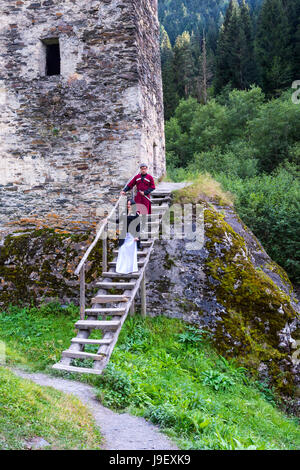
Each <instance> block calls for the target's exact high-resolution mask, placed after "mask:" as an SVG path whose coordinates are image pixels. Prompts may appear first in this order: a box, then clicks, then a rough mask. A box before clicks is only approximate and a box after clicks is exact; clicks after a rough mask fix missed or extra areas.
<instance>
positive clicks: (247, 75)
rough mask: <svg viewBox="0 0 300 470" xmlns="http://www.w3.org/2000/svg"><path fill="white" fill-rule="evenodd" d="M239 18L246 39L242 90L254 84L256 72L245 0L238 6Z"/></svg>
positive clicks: (251, 28) (251, 29) (249, 16)
mask: <svg viewBox="0 0 300 470" xmlns="http://www.w3.org/2000/svg"><path fill="white" fill-rule="evenodd" d="M240 17H241V23H242V29H243V32H244V34H245V39H246V50H245V53H244V55H243V58H242V69H243V77H244V78H243V80H244V88H249V86H250V85H252V84H253V83H255V82H256V78H257V72H256V63H255V56H254V32H253V22H252V19H251V15H250V9H249V6H248V5H247V3H246V1H245V0H242V2H241V5H240Z"/></svg>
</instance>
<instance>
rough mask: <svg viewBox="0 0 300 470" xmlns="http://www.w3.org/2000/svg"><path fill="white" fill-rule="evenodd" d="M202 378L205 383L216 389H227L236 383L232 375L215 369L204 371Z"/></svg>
mask: <svg viewBox="0 0 300 470" xmlns="http://www.w3.org/2000/svg"><path fill="white" fill-rule="evenodd" d="M202 378H203V380H202V383H203V385H208V386H210V387H212V388H213V389H214V390H216V391H218V390H227V389H228V388H230V387H232V385H234V381H233V380H232V379H231V378H230V377H228V376H227V375H225V374H223V373H222V372H219V371H217V370H213V369H210V370H207V371H204V372H202Z"/></svg>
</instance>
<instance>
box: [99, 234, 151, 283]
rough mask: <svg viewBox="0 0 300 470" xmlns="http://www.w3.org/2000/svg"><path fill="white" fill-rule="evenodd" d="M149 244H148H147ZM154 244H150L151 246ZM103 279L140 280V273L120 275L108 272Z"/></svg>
mask: <svg viewBox="0 0 300 470" xmlns="http://www.w3.org/2000/svg"><path fill="white" fill-rule="evenodd" d="M147 243H148V242H147ZM151 243H152V242H150V244H151ZM102 277H103V278H112V279H114V278H118V279H131V278H134V279H138V278H139V277H140V273H139V272H137V273H130V274H120V273H115V272H110V271H108V272H106V273H102Z"/></svg>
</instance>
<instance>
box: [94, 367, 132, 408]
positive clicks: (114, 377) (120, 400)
mask: <svg viewBox="0 0 300 470" xmlns="http://www.w3.org/2000/svg"><path fill="white" fill-rule="evenodd" d="M100 384H102V385H103V389H102V391H101V392H100V394H99V393H98V397H99V398H100V399H101V401H103V404H104V405H106V406H111V407H112V408H116V409H123V408H126V406H128V405H129V403H130V394H131V381H130V378H129V376H128V375H127V374H126V372H122V371H120V370H118V369H117V368H116V367H115V366H114V365H113V364H111V363H110V364H108V366H107V368H106V369H105V371H104V373H103V374H102V376H101V377H100Z"/></svg>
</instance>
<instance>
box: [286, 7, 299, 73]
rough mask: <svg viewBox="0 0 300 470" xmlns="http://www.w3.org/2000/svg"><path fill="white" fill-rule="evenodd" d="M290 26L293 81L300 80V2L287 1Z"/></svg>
mask: <svg viewBox="0 0 300 470" xmlns="http://www.w3.org/2000/svg"><path fill="white" fill-rule="evenodd" d="M284 7H285V10H286V12H287V15H288V21H289V25H290V48H291V68H292V74H293V80H297V79H300V1H299V0H285V1H284Z"/></svg>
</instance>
